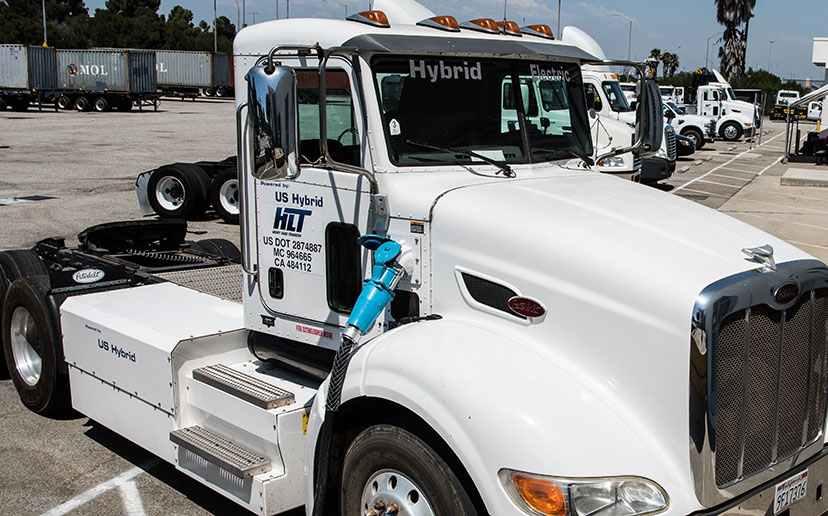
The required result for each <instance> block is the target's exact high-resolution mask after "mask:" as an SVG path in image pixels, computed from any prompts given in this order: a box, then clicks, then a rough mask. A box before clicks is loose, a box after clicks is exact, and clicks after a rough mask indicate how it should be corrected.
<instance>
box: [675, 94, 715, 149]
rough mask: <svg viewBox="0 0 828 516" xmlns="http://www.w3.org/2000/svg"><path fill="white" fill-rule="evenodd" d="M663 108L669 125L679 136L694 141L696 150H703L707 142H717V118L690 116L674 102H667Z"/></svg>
mask: <svg viewBox="0 0 828 516" xmlns="http://www.w3.org/2000/svg"><path fill="white" fill-rule="evenodd" d="M662 99H663V97H662ZM663 107H664V119H665V120H666V121H667V123H668V124H670V125H672V126H674V127H675V129H676V132H677V133H678V134H680V135H682V136H686V137H688V138H690V139H691V140H693V144H694V145H695V148H696V149H701V148H702V147H704V144H705V143H707V142H713V141H715V139H716V122H717V120H718V119H717V118H712V117H710V118H706V117H704V116H699V115H691V114H688V113H687V112H686V111H685V110H684V108H682V107H679V106H678V105H676V104H674V103H673V102H665V103H664V104H663Z"/></svg>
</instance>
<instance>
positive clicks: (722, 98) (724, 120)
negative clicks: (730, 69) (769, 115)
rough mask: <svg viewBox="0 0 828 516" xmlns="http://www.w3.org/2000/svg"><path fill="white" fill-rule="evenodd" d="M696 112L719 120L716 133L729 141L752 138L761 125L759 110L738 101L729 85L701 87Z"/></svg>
mask: <svg viewBox="0 0 828 516" xmlns="http://www.w3.org/2000/svg"><path fill="white" fill-rule="evenodd" d="M696 102H697V104H696V112H697V113H699V114H700V115H701V116H703V117H713V118H717V122H716V132H717V134H718V135H719V136H721V137H722V138H723V139H725V140H727V141H735V140H738V139H739V138H741V137H742V136H745V137H748V138H750V137H751V136H752V135H753V134H754V133H755V131H756V126H757V124H758V123H759V120H760V119H759V112H758V108H757V107H756V106H754V105H753V104H750V103H748V102H744V101H741V100H736V97H735V95H734V93H733V89H732V88H731V87H730V85H729V84H722V83H710V84H706V85H704V86H699V88H698V90H697V93H696Z"/></svg>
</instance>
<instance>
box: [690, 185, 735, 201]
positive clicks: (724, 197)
mask: <svg viewBox="0 0 828 516" xmlns="http://www.w3.org/2000/svg"><path fill="white" fill-rule="evenodd" d="M685 192H693V193H699V194H704V195H708V196H710V197H721V198H722V199H730V196H729V195H720V194H714V193H710V192H705V191H704V190H693V189H692V188H688V189H687V190H685Z"/></svg>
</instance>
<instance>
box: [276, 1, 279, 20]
mask: <svg viewBox="0 0 828 516" xmlns="http://www.w3.org/2000/svg"><path fill="white" fill-rule="evenodd" d="M276 19H277V20H278V19H279V0H276Z"/></svg>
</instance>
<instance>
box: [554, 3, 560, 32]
mask: <svg viewBox="0 0 828 516" xmlns="http://www.w3.org/2000/svg"><path fill="white" fill-rule="evenodd" d="M555 34H557V35H558V39H561V0H558V32H556V33H555Z"/></svg>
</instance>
